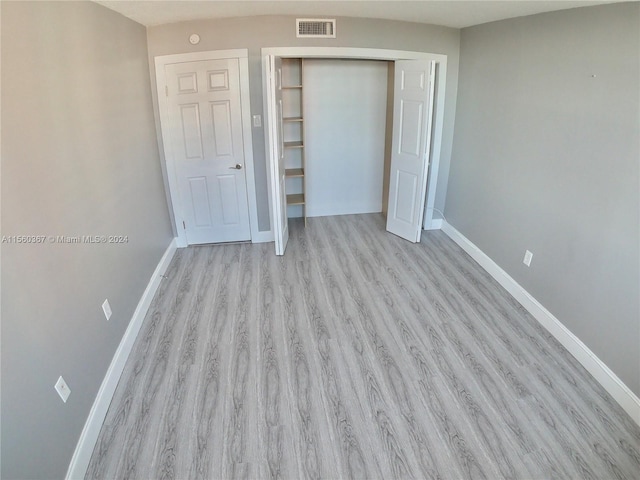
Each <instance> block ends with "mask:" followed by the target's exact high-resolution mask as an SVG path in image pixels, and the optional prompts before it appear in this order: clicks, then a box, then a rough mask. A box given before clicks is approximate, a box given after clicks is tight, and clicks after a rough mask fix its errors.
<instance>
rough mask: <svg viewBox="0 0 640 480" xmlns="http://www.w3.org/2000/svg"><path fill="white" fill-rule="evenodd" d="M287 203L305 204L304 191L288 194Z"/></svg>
mask: <svg viewBox="0 0 640 480" xmlns="http://www.w3.org/2000/svg"><path fill="white" fill-rule="evenodd" d="M287 205H304V193H292V194H290V195H287Z"/></svg>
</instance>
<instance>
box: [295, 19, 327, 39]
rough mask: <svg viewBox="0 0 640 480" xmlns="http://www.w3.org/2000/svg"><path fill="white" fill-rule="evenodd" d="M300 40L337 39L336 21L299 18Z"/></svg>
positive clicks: (297, 30) (297, 35) (297, 22)
mask: <svg viewBox="0 0 640 480" xmlns="http://www.w3.org/2000/svg"><path fill="white" fill-rule="evenodd" d="M296 37H298V38H336V21H335V19H333V20H331V19H328V18H298V19H297V20H296Z"/></svg>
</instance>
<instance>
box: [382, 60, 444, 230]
mask: <svg viewBox="0 0 640 480" xmlns="http://www.w3.org/2000/svg"><path fill="white" fill-rule="evenodd" d="M434 80H435V62H432V61H431V62H430V61H426V60H398V61H396V62H395V83H394V105H393V136H392V152H391V174H390V178H389V208H388V213H387V231H389V232H391V233H394V234H396V235H398V236H400V237H402V238H404V239H406V240H409V241H411V242H419V241H420V233H421V232H422V217H423V214H424V204H425V198H426V191H427V173H428V166H429V162H428V159H429V152H430V147H431V134H430V132H431V125H432V119H433V94H434Z"/></svg>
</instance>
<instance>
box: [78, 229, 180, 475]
mask: <svg viewBox="0 0 640 480" xmlns="http://www.w3.org/2000/svg"><path fill="white" fill-rule="evenodd" d="M176 248H177V247H176V239H175V238H174V239H173V240H172V241H171V243H170V244H169V246H168V247H167V249H166V251H165V252H164V255H163V256H162V258H161V259H160V262H159V263H158V266H157V267H156V269H155V271H154V272H153V275H152V276H151V279H150V280H149V284H148V285H147V288H146V289H145V291H144V293H143V294H142V297H140V301H139V302H138V306H137V307H136V310H135V312H133V316H132V317H131V321H130V322H129V326H128V327H127V330H126V331H125V332H124V335H123V336H122V340H121V341H120V345H118V349H117V350H116V353H115V354H114V356H113V359H112V360H111V364H110V365H109V369H108V370H107V373H106V375H105V377H104V380H103V381H102V385H101V386H100V390H99V391H98V395H96V399H95V401H94V402H93V406H92V407H91V411H90V412H89V416H88V417H87V421H86V423H85V424H84V428H83V429H82V433H81V434H80V439H79V440H78V444H77V445H76V450H75V452H74V453H73V457H72V458H71V463H70V464H69V469H68V470H67V476H66V478H67V480H76V479H78V480H81V479H84V476H85V474H86V472H87V468H88V467H89V461H90V460H91V455H92V454H93V449H94V447H95V445H96V442H97V441H98V435H99V434H100V429H101V428H102V424H103V422H104V419H105V417H106V416H107V411H108V409H109V405H110V404H111V399H112V398H113V394H114V393H115V391H116V387H117V385H118V381H119V380H120V376H121V375H122V371H123V370H124V366H125V363H126V361H127V358H128V357H129V353H131V349H132V348H133V344H134V342H135V340H136V337H137V336H138V333H139V332H140V327H141V326H142V322H143V320H144V317H145V316H146V314H147V310H149V306H150V305H151V301H152V300H153V297H154V295H155V294H156V291H157V290H158V286H159V285H160V280H161V279H162V275H164V273H165V272H166V271H167V268H168V267H169V264H170V263H171V259H172V258H173V255H174V254H175V253H176Z"/></svg>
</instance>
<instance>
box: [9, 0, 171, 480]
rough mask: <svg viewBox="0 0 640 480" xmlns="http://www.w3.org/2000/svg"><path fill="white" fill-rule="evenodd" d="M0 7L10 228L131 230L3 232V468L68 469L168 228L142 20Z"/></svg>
mask: <svg viewBox="0 0 640 480" xmlns="http://www.w3.org/2000/svg"><path fill="white" fill-rule="evenodd" d="M1 8H2V235H69V236H74V235H128V238H129V241H128V243H126V244H120V245H87V244H85V245H78V244H75V245H74V244H71V245H69V244H66V245H65V244H53V243H50V242H46V243H44V244H40V245H15V244H7V243H5V244H3V245H2V343H1V350H2V411H1V415H2V443H1V445H2V472H1V474H2V478H7V479H8V478H12V479H14V478H63V477H64V475H65V473H66V470H67V467H68V465H69V461H70V459H71V456H72V454H73V451H74V448H75V446H76V443H77V441H78V438H79V436H80V432H81V430H82V428H83V426H84V424H85V421H86V420H87V416H88V414H89V410H90V408H91V405H92V404H93V402H94V399H95V397H96V394H97V392H98V389H99V387H100V384H101V382H102V380H103V378H104V376H105V373H106V370H107V367H108V366H109V363H110V362H111V359H112V358H113V355H114V353H115V350H116V348H117V346H118V344H119V343H120V340H121V338H122V336H123V334H124V331H125V329H126V327H127V324H128V322H129V320H130V319H131V316H132V314H133V312H134V309H135V307H136V305H137V302H138V301H139V299H140V297H141V295H142V293H143V291H144V289H145V287H146V285H147V284H148V282H149V279H150V277H151V274H152V273H153V271H154V269H155V267H156V265H157V263H158V261H159V260H160V258H161V256H162V254H163V253H164V251H165V249H166V247H167V246H168V245H169V243H170V241H171V239H172V233H171V227H170V224H169V217H168V212H167V204H166V199H165V194H164V187H163V181H162V174H161V170H160V161H159V156H158V148H157V143H156V132H155V125H154V118H153V110H152V104H151V92H150V86H149V66H148V61H147V48H146V31H145V28H144V27H142V26H140V25H138V24H136V23H134V22H132V21H130V20H127V19H125V18H124V17H122V16H120V15H118V14H116V13H114V12H112V11H110V10H107V9H105V8H103V7H101V6H98V5H96V4H93V3H89V2H81V3H76V2H69V3H67V2H51V3H48V2H47V3H40V2H18V3H12V2H5V1H3V2H1ZM105 298H109V300H110V302H111V306H112V309H113V316H112V318H111V320H110V321H109V322H107V321H106V320H105V318H104V316H103V314H102V311H101V307H100V306H101V304H102V302H103V301H104V299H105ZM61 374H62V375H64V377H65V379H66V380H67V382H68V384H69V387H70V388H71V396H70V397H69V400H68V402H67V403H66V404H64V403H62V401H61V400H60V398H59V397H58V395H57V393H56V392H55V390H54V388H53V385H54V383H55V382H56V380H57V379H58V376H59V375H61Z"/></svg>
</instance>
